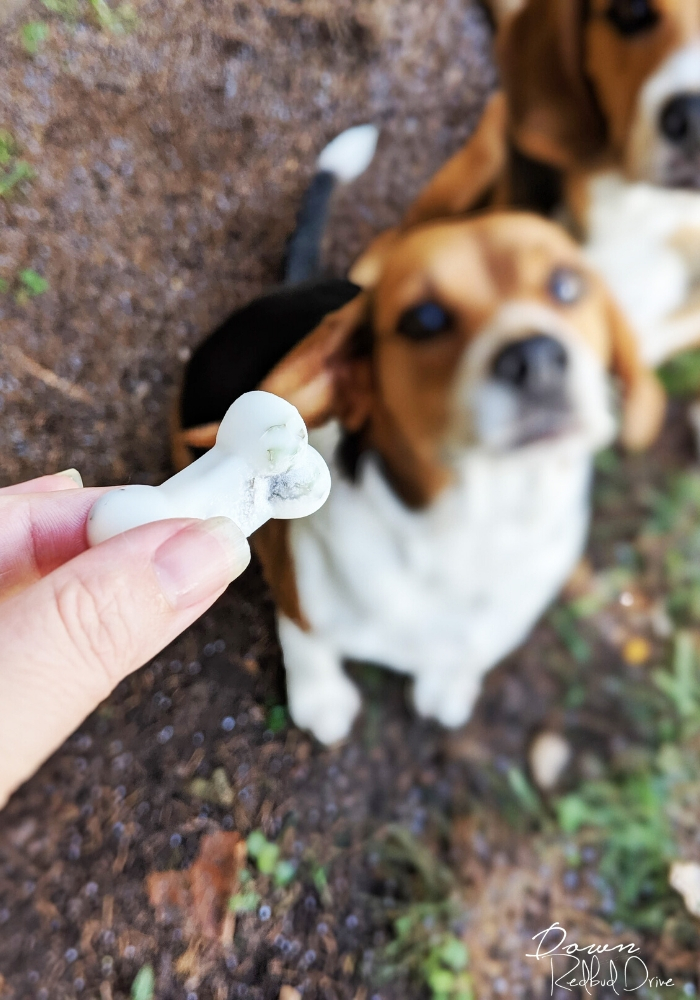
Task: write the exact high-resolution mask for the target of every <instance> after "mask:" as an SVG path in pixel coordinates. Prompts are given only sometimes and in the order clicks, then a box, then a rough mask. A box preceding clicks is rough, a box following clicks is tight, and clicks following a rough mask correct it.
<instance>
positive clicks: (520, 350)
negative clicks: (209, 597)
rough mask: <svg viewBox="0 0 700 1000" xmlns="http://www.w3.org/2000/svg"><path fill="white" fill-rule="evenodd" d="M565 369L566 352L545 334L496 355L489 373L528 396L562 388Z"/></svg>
mask: <svg viewBox="0 0 700 1000" xmlns="http://www.w3.org/2000/svg"><path fill="white" fill-rule="evenodd" d="M566 367H567V355H566V350H565V349H564V347H563V346H562V345H561V344H560V343H559V341H558V340H555V339H554V337H549V336H548V335H547V334H545V333H532V334H530V335H529V336H527V337H523V338H522V339H521V340H515V341H513V342H512V343H511V344H508V345H507V346H506V347H504V348H503V350H501V351H500V352H499V353H498V354H497V355H496V357H495V358H494V361H493V366H492V374H493V377H494V378H495V379H497V380H498V381H499V382H506V383H508V385H509V386H513V387H515V388H517V389H520V390H523V391H525V392H527V393H528V394H531V395H546V394H548V393H551V392H552V391H556V390H558V389H561V388H562V385H563V382H564V376H565V374H566Z"/></svg>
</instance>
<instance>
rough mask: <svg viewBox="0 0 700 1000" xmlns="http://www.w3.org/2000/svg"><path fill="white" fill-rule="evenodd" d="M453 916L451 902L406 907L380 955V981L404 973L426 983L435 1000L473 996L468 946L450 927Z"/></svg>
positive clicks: (385, 981)
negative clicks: (390, 938)
mask: <svg viewBox="0 0 700 1000" xmlns="http://www.w3.org/2000/svg"><path fill="white" fill-rule="evenodd" d="M454 916H455V910H454V906H453V905H452V904H451V903H449V902H445V903H438V904H436V903H413V904H411V905H409V906H407V907H405V908H404V909H403V910H402V912H401V914H400V916H398V917H396V919H395V920H394V921H393V924H392V932H393V940H392V941H391V942H390V943H389V944H388V945H386V946H385V947H384V948H383V949H382V951H381V953H380V954H379V956H378V960H377V973H376V976H377V980H378V982H379V983H380V984H385V983H389V982H394V981H396V980H397V979H400V978H402V977H403V978H408V979H409V980H412V981H414V982H416V983H419V984H421V985H423V986H425V987H427V988H428V990H429V992H430V996H431V998H432V1000H474V991H473V988H472V982H471V977H470V975H469V972H468V965H469V955H468V952H467V948H466V946H465V944H464V942H463V941H461V940H460V939H459V938H458V937H457V936H456V935H455V934H454V932H453V931H452V930H451V927H450V925H451V923H452V921H453V919H454Z"/></svg>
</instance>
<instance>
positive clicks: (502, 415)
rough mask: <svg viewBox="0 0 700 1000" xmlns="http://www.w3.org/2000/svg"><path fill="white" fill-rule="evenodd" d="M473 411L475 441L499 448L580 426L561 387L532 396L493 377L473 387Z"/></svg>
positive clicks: (563, 433)
mask: <svg viewBox="0 0 700 1000" xmlns="http://www.w3.org/2000/svg"><path fill="white" fill-rule="evenodd" d="M473 413H474V432H475V437H476V439H477V440H478V442H479V443H480V444H481V445H483V446H485V447H487V448H490V449H494V450H499V451H514V450H516V449H519V448H525V447H527V446H528V445H534V444H538V443H542V442H545V441H554V440H557V439H560V438H564V437H567V436H569V435H572V434H576V433H578V432H580V431H582V430H583V425H582V421H581V419H580V418H579V417H578V416H577V414H576V413H575V410H574V407H573V406H572V405H571V403H570V401H569V398H568V394H567V393H566V392H565V391H561V392H552V393H550V394H548V395H545V396H542V395H539V396H534V397H533V396H532V395H531V394H529V393H527V392H518V390H517V389H513V388H512V387H510V386H507V385H504V384H503V383H502V382H500V381H499V380H497V379H488V380H486V381H485V382H484V383H482V384H481V385H480V386H479V387H478V388H477V390H476V393H475V399H474V405H473Z"/></svg>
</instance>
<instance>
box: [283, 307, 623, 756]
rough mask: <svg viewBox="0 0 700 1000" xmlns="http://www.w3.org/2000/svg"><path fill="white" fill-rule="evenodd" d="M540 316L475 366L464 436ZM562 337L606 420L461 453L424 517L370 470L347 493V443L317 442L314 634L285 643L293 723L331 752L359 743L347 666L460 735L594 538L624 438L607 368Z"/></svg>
mask: <svg viewBox="0 0 700 1000" xmlns="http://www.w3.org/2000/svg"><path fill="white" fill-rule="evenodd" d="M532 310H535V311H536V307H534V306H533V307H532ZM532 310H529V309H528V307H526V306H524V305H523V304H520V305H519V306H518V307H516V308H514V309H513V310H512V311H511V313H510V314H504V315H502V316H501V317H499V319H498V320H497V322H496V323H495V324H494V325H493V327H491V328H490V329H489V330H488V331H485V332H484V333H483V334H482V336H481V337H480V338H479V339H478V340H477V342H476V345H475V346H474V347H473V348H472V349H471V352H470V351H468V352H467V354H466V356H465V360H464V364H463V369H462V372H461V373H459V375H458V378H457V383H456V391H455V394H454V413H455V420H458V419H459V417H460V414H461V416H462V418H463V420H464V422H465V423H466V424H467V425H469V424H470V423H471V424H472V426H473V425H474V423H478V421H474V420H473V419H472V416H471V415H470V414H469V413H468V412H467V411H468V410H469V408H472V407H474V406H476V407H478V406H479V405H480V402H479V399H478V396H477V397H476V398H475V397H474V396H473V395H472V394H471V393H470V392H469V391H468V390H465V384H466V385H468V384H469V380H470V379H475V378H476V376H475V372H476V371H477V370H482V372H483V371H485V367H484V365H485V364H486V362H487V358H488V356H489V353H490V352H491V355H490V356H491V357H492V356H493V355H492V351H493V348H494V346H495V344H496V342H497V341H498V340H499V338H501V340H502V339H503V338H505V336H506V331H507V330H510V335H511V339H517V335H518V333H519V334H520V336H522V335H523V333H524V332H525V331H526V330H527V329H528V325H527V321H528V320H529V319H530V317H531V312H532ZM544 312H547V315H548V316H550V320H551V316H553V314H549V313H548V311H546V310H545V311H544ZM538 315H539V316H540V317H541V316H542V311H538ZM516 321H517V322H516ZM551 332H552V334H555V335H562V336H563V337H565V338H566V340H567V346H569V348H570V350H571V354H572V365H571V371H572V376H571V386H570V389H571V394H572V397H573V398H574V399H578V398H582V397H583V396H584V395H585V393H584V392H583V386H584V384H585V383H586V381H587V380H588V379H591V378H592V377H593V373H594V372H595V373H596V375H595V377H596V378H597V382H598V385H597V386H596V387H595V392H594V398H595V400H597V403H598V405H599V406H600V407H601V409H602V410H603V411H604V412H602V413H595V414H593V413H590V412H580V411H579V412H577V414H576V416H577V425H578V430H577V431H576V432H574V433H571V434H568V435H566V436H564V437H562V438H560V439H559V440H553V441H546V442H540V443H538V444H535V445H530V446H527V447H524V448H520V449H513V450H504V451H498V450H494V449H493V448H488V447H484V446H482V445H481V444H478V443H477V444H472V445H468V446H463V445H462V446H459V445H458V444H457V443H456V438H455V441H454V442H453V443H452V445H451V449H450V450H451V453H452V467H453V471H454V483H453V485H451V486H450V487H448V488H447V489H446V490H444V491H443V493H442V494H441V495H440V496H439V497H438V499H437V500H436V501H435V502H434V503H432V504H431V505H430V506H429V507H428V508H427V509H425V510H421V511H412V510H409V509H408V508H407V507H405V506H404V505H403V504H402V503H401V501H400V500H399V499H398V498H397V497H396V495H395V494H394V493H393V491H392V489H391V488H390V486H389V485H388V484H387V482H386V480H385V478H384V476H383V475H382V473H381V471H380V468H379V465H378V462H377V460H376V459H375V458H374V457H373V456H371V455H365V456H364V457H363V461H362V463H361V466H360V471H359V478H358V481H357V482H356V483H354V484H353V483H351V482H349V481H348V480H347V479H345V478H344V477H343V476H342V475H341V473H340V471H339V469H338V466H337V463H336V461H335V458H334V452H335V445H336V443H337V440H338V430H337V427H335V425H329V426H328V427H326V428H323V429H322V430H321V431H320V432H312V433H313V440H314V443H315V444H316V446H317V447H318V448H319V450H320V451H321V453H322V454H323V455H324V457H325V458H326V460H327V461H328V463H329V466H330V468H331V477H332V481H333V489H332V491H331V496H330V499H329V501H328V503H327V504H326V505H325V506H324V507H323V508H322V509H321V510H319V511H318V512H317V513H316V514H314V515H313V516H311V517H308V518H305V519H304V520H300V521H296V522H294V523H293V524H291V525H290V538H291V547H292V553H293V559H294V566H295V570H296V581H297V587H298V591H299V597H300V602H301V607H302V609H303V612H304V614H305V615H306V617H307V619H308V621H309V623H310V625H311V629H310V631H308V632H304V631H302V630H301V629H300V628H298V627H297V626H296V625H295V624H293V623H292V622H291V621H289V620H288V619H287V618H285V617H284V616H281V619H280V640H281V643H282V648H283V651H284V659H285V665H286V669H287V683H288V690H289V703H290V711H291V714H292V717H293V718H294V719H295V721H296V722H297V723H298V724H299V725H302V726H305V727H307V728H309V729H311V730H312V731H313V732H314V734H315V735H316V736H317V737H318V738H319V739H320V740H322V741H324V742H333V741H335V740H337V739H340V738H342V737H343V736H345V735H347V733H348V732H349V730H350V727H351V725H352V722H353V719H354V717H355V715H356V714H357V711H358V709H359V704H360V703H359V698H358V696H357V692H356V691H355V690H354V688H353V687H352V685H351V684H350V682H349V680H348V678H347V677H346V676H345V674H344V673H343V671H342V667H341V664H342V660H343V659H344V658H356V659H362V660H369V661H372V662H375V663H379V664H383V665H384V666H386V667H388V668H390V669H393V670H397V671H400V672H402V673H405V674H408V675H410V676H412V677H413V678H414V680H415V684H414V700H415V704H416V707H417V709H418V711H419V712H420V713H421V714H422V715H425V716H431V717H434V718H436V719H438V720H439V721H440V722H442V723H443V724H444V725H447V726H458V725H461V724H462V723H463V722H465V721H466V719H467V718H468V717H469V715H470V713H471V710H472V707H473V704H474V702H475V700H476V698H477V696H478V693H479V689H480V685H481V680H482V678H483V675H484V674H485V673H486V671H488V670H489V669H490V668H491V667H492V666H494V664H495V663H497V662H498V661H499V660H500V659H501V658H502V657H504V656H505V655H507V654H508V653H509V652H511V651H512V650H513V649H514V648H515V647H516V646H517V645H518V644H519V643H521V642H522V641H523V640H524V639H525V638H526V636H527V634H528V632H529V631H530V629H531V628H532V626H533V625H534V623H535V622H536V620H537V618H538V617H539V616H540V615H541V614H542V612H543V611H544V609H545V608H546V607H547V605H548V604H549V603H550V602H551V601H552V600H553V599H554V597H555V596H556V594H557V592H558V590H559V589H560V587H561V586H562V584H563V583H564V582H565V580H566V578H567V576H568V575H569V574H570V572H571V570H572V568H573V567H574V565H575V563H576V561H577V559H578V558H579V556H580V553H581V551H582V548H583V545H584V542H585V537H586V529H587V525H588V516H589V515H588V507H589V504H588V492H589V479H590V472H591V455H592V452H593V450H594V448H596V447H598V446H600V445H601V444H603V443H605V442H606V441H607V440H609V437H610V434H611V432H612V429H613V424H612V420H611V417H610V414H609V412H608V408H607V397H606V391H605V376H604V373H603V371H602V366H601V365H600V364H599V363H598V364H597V367H596V362H595V360H594V359H593V357H592V355H591V356H590V357H589V356H588V351H587V348H586V347H585V346H584V345H583V344H581V343H580V342H578V343H574V338H573V336H569V334H568V333H567V332H566V331H564V330H562V325H561V323H560V322H559V321H558V320H557V321H556V322H554V320H551ZM584 373H585V374H584ZM576 409H578V407H576ZM589 417H591V418H592V419H591V420H589Z"/></svg>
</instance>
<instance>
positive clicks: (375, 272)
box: [348, 226, 401, 288]
mask: <svg viewBox="0 0 700 1000" xmlns="http://www.w3.org/2000/svg"><path fill="white" fill-rule="evenodd" d="M400 235H401V230H400V229H399V227H398V226H394V228H393V229H385V230H384V232H383V233H380V234H379V235H378V236H375V238H374V239H373V240H372V242H371V243H370V245H369V246H368V247H367V249H366V250H365V251H363V253H362V254H360V256H359V257H358V258H357V260H356V261H355V263H354V264H353V265H352V267H351V268H350V270H349V272H348V278H349V279H350V281H352V282H354V284H356V285H359V286H360V288H373V287H374V286H375V285H376V284H377V282H378V281H379V275H380V274H381V273H382V268H383V267H384V261H385V260H386V258H387V257H388V255H389V252H390V250H391V248H392V247H393V246H394V244H395V243H396V241H397V239H398V238H399V236H400Z"/></svg>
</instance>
